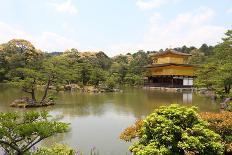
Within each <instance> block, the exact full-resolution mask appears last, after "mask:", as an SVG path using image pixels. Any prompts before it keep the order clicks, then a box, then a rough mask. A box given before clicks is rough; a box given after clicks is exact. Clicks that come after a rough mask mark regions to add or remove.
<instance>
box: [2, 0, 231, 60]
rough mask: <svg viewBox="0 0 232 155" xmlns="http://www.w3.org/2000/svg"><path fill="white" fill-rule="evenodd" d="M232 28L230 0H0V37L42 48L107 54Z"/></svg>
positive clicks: (204, 37) (195, 41)
mask: <svg viewBox="0 0 232 155" xmlns="http://www.w3.org/2000/svg"><path fill="white" fill-rule="evenodd" d="M231 28H232V0H91V1H90V0H37V1H36V0H20V1H19V0H1V5H0V43H4V42H7V41H9V40H10V39H13V38H24V39H27V40H30V41H31V42H32V43H33V44H34V45H35V46H36V47H37V48H40V49H41V50H44V51H50V52H51V51H64V50H65V49H69V48H77V49H78V50H80V51H100V50H102V51H104V52H105V53H106V54H108V55H110V56H114V55H117V54H120V53H121V54H125V53H128V52H132V53H133V52H136V51H137V50H140V49H143V50H159V49H160V48H168V47H176V46H182V45H187V46H190V45H194V46H197V47H199V46H200V45H201V44H202V43H207V44H210V45H214V44H216V43H218V42H220V39H221V37H222V36H223V34H224V32H225V31H226V30H227V29H231Z"/></svg>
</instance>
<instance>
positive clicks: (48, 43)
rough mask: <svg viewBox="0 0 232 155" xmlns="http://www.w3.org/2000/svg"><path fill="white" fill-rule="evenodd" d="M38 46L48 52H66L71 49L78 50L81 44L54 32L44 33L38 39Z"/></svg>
mask: <svg viewBox="0 0 232 155" xmlns="http://www.w3.org/2000/svg"><path fill="white" fill-rule="evenodd" d="M36 45H37V46H38V47H40V48H41V49H44V50H46V51H50V52H52V51H64V50H66V49H70V48H78V47H79V43H78V42H77V41H75V40H72V39H68V38H66V37H64V36H61V35H58V34H56V33H53V32H43V33H42V34H41V36H39V37H38V38H37V39H36Z"/></svg>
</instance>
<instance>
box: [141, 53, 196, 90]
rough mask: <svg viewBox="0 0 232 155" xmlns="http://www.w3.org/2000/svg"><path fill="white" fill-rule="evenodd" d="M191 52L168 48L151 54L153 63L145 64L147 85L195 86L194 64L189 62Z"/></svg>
mask: <svg viewBox="0 0 232 155" xmlns="http://www.w3.org/2000/svg"><path fill="white" fill-rule="evenodd" d="M190 56H191V54H187V53H181V52H177V51H174V50H171V49H168V50H166V51H164V52H158V53H155V54H153V55H151V57H152V60H153V63H152V64H151V65H148V66H145V70H146V74H145V79H146V81H147V82H146V86H151V87H170V88H183V87H186V88H189V87H190V88H191V87H193V78H194V71H195V69H196V67H195V66H194V65H190V64H187V60H188V58H189V57H190Z"/></svg>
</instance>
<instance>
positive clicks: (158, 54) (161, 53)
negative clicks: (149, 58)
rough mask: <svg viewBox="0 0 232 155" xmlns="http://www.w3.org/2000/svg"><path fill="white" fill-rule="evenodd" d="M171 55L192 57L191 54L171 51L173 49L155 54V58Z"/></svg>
mask: <svg viewBox="0 0 232 155" xmlns="http://www.w3.org/2000/svg"><path fill="white" fill-rule="evenodd" d="M169 53H171V54H176V55H183V56H191V54H188V53H182V52H177V51H175V50H171V49H169V50H166V51H164V52H157V53H155V54H153V56H161V55H165V54H169Z"/></svg>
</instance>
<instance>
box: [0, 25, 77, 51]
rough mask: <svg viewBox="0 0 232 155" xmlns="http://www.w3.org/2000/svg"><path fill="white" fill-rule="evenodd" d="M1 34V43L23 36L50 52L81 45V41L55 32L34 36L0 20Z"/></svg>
mask: <svg viewBox="0 0 232 155" xmlns="http://www.w3.org/2000/svg"><path fill="white" fill-rule="evenodd" d="M0 34H1V37H0V44H1V43H6V42H8V41H9V40H11V39H14V38H23V39H26V40H28V41H30V42H32V43H33V44H34V45H35V47H36V48H39V49H41V50H45V51H49V52H52V51H64V50H66V49H69V48H73V47H74V48H78V47H79V42H77V41H75V40H72V39H69V38H66V37H64V36H62V35H59V34H56V33H53V32H42V33H41V34H39V35H37V36H34V35H31V34H29V33H27V32H25V31H23V30H21V29H19V28H17V27H14V26H10V25H8V24H6V23H3V22H0Z"/></svg>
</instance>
